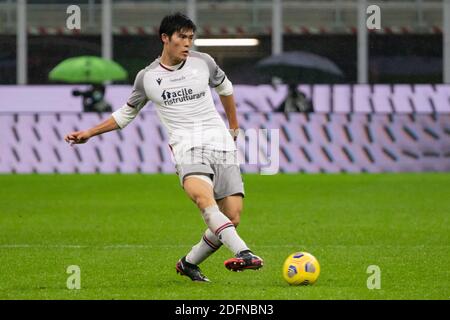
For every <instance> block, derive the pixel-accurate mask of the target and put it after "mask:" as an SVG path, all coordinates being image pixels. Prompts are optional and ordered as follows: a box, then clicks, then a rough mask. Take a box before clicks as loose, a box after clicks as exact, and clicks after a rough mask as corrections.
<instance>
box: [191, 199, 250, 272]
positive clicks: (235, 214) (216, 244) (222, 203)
mask: <svg viewBox="0 0 450 320" xmlns="http://www.w3.org/2000/svg"><path fill="white" fill-rule="evenodd" d="M217 205H218V206H219V209H220V211H221V212H222V213H223V214H224V215H225V216H227V217H228V219H230V221H231V222H232V223H233V224H234V226H235V227H237V226H238V224H239V221H240V217H241V211H242V195H241V194H237V195H231V196H228V197H225V198H223V199H220V200H217ZM221 246H222V242H221V241H220V240H219V238H218V237H217V236H216V235H215V234H214V233H213V232H212V231H211V230H210V229H209V228H208V229H206V231H205V232H204V233H203V236H202V238H201V239H200V242H198V243H197V244H196V245H195V246H193V247H192V249H191V251H189V253H188V254H187V255H186V261H188V262H189V263H192V264H195V265H199V264H200V263H202V262H203V261H205V260H206V259H207V258H208V257H209V256H210V255H211V254H213V253H214V252H216V251H217V250H218V249H219V248H220V247H221Z"/></svg>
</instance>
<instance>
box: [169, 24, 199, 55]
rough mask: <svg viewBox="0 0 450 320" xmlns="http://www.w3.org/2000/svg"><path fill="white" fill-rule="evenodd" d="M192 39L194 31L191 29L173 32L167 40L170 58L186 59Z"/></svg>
mask: <svg viewBox="0 0 450 320" xmlns="http://www.w3.org/2000/svg"><path fill="white" fill-rule="evenodd" d="M193 41H194V32H193V31H192V30H181V31H179V32H178V31H176V32H174V33H173V34H172V37H171V38H170V39H168V41H167V49H168V52H169V55H170V56H171V58H172V59H173V60H176V61H184V60H186V59H187V57H188V55H189V49H190V48H191V47H192V42H193Z"/></svg>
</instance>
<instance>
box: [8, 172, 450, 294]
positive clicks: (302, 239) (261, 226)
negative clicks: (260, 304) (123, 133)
mask: <svg viewBox="0 0 450 320" xmlns="http://www.w3.org/2000/svg"><path fill="white" fill-rule="evenodd" d="M244 182H245V187H246V193H247V196H246V198H245V201H244V211H243V214H242V219H241V225H240V226H239V228H238V231H239V233H240V235H241V236H242V237H243V239H244V240H245V241H246V242H247V243H248V244H249V245H250V247H251V248H252V249H253V250H254V251H255V253H256V254H258V255H260V256H261V257H263V258H264V259H265V266H264V268H263V269H261V270H260V271H251V270H248V271H245V272H241V273H233V272H230V271H228V270H226V269H225V268H224V266H223V261H224V260H225V259H227V258H229V257H231V254H230V253H229V252H228V250H227V249H226V248H222V249H220V251H219V252H217V253H216V254H215V255H214V256H212V257H211V258H210V259H208V260H207V261H206V262H204V263H203V264H202V265H201V267H202V269H203V271H204V273H205V274H206V275H207V276H208V277H209V278H210V279H211V281H212V283H209V284H205V283H194V282H191V281H190V280H189V279H188V278H186V277H181V276H179V275H177V274H176V273H175V263H176V261H177V260H178V259H179V258H180V257H181V256H183V255H184V254H185V253H186V252H187V251H188V250H189V249H190V248H191V246H192V245H193V244H195V243H197V242H198V241H199V239H200V236H201V234H202V232H203V230H204V229H205V225H204V223H203V220H202V219H201V216H200V213H199V212H198V210H196V208H195V207H194V204H193V203H192V202H191V201H190V200H188V198H187V197H186V196H185V194H184V193H183V191H182V189H181V188H180V186H179V184H178V179H177V177H176V176H175V175H0V185H1V187H0V299H170V300H171V299H232V300H233V299H268V300H272V299H275V300H277V299H299V300H300V299H449V298H450V273H449V272H450V271H449V266H450V221H449V220H450V174H373V175H370V174H360V175H351V174H336V175H324V174H317V175H301V174H299V175H287V174H286V175H274V176H261V175H244ZM296 251H307V252H310V253H312V254H313V255H315V256H316V257H317V258H318V260H319V262H320V264H321V275H320V277H319V280H318V282H317V283H316V284H315V285H313V286H309V287H290V286H289V285H287V284H286V283H285V282H284V280H283V278H282V275H281V266H282V264H283V261H284V259H285V258H286V257H287V256H288V255H289V254H291V253H293V252H296ZM70 265H78V266H79V267H80V270H81V289H80V290H69V289H67V287H66V280H67V278H68V277H69V274H67V273H66V269H67V267H68V266H70ZM370 265H377V266H379V267H380V269H381V289H379V290H377V289H374V290H369V289H368V288H367V279H368V277H369V276H370V274H368V273H367V268H368V266H370Z"/></svg>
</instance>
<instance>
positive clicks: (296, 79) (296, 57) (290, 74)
mask: <svg viewBox="0 0 450 320" xmlns="http://www.w3.org/2000/svg"><path fill="white" fill-rule="evenodd" d="M256 67H257V68H258V70H259V71H260V72H261V73H264V74H267V75H270V76H271V77H278V78H281V79H283V81H284V82H286V83H336V82H342V80H343V79H344V73H343V72H342V71H341V69H339V67H338V66H337V65H336V64H335V63H334V62H332V61H331V60H329V59H327V58H325V57H322V56H319V55H316V54H313V53H309V52H303V51H288V52H284V53H282V54H278V55H273V56H270V57H268V58H265V59H262V60H261V61H259V62H258V63H257V65H256Z"/></svg>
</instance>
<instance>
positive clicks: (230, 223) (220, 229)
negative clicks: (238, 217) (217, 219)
mask: <svg viewBox="0 0 450 320" xmlns="http://www.w3.org/2000/svg"><path fill="white" fill-rule="evenodd" d="M229 227H234V224H233V223H232V222H227V223H225V224H224V225H222V226H220V227H218V228H217V229H216V231H215V232H214V234H215V235H216V236H218V235H219V233H221V232H222V231H223V230H224V229H226V228H229Z"/></svg>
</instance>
